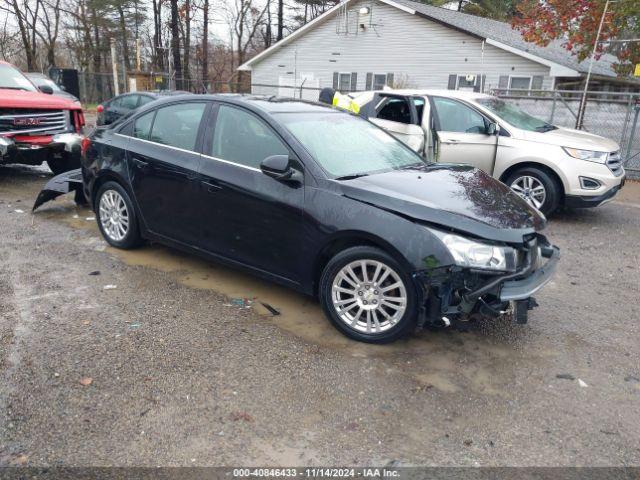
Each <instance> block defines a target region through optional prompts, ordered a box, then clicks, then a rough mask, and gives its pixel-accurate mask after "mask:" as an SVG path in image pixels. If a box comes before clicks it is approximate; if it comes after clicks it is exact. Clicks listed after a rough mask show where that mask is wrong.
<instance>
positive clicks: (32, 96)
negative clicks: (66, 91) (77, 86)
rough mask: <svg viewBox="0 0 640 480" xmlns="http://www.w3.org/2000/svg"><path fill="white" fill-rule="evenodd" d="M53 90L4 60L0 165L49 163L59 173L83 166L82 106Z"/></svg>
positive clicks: (0, 88)
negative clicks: (81, 161) (40, 84)
mask: <svg viewBox="0 0 640 480" xmlns="http://www.w3.org/2000/svg"><path fill="white" fill-rule="evenodd" d="M51 93H53V91H52V90H51V89H50V88H49V87H42V88H41V89H38V88H37V87H36V86H35V85H34V84H33V83H31V81H30V80H29V79H28V78H27V77H25V76H24V75H23V74H22V72H21V71H20V70H18V69H17V68H15V67H14V66H13V65H11V64H9V63H6V62H1V61H0V164H4V163H24V164H28V165H40V164H41V163H42V162H47V164H48V165H49V168H50V169H51V170H52V171H53V173H55V174H58V173H62V172H66V171H68V170H72V169H74V168H78V167H80V146H81V142H82V138H83V137H82V127H83V126H84V116H83V114H82V106H81V105H80V103H79V102H75V101H72V100H67V99H65V98H61V97H58V96H54V95H51Z"/></svg>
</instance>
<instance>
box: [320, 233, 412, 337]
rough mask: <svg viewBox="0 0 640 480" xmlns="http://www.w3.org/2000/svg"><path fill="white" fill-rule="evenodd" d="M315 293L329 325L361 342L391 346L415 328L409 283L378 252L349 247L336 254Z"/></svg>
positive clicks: (388, 258)
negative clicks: (317, 294)
mask: <svg viewBox="0 0 640 480" xmlns="http://www.w3.org/2000/svg"><path fill="white" fill-rule="evenodd" d="M363 272H366V274H365V273H363ZM319 295H320V303H321V305H322V309H323V310H324V313H325V315H326V316H327V317H329V320H330V321H331V323H333V325H334V326H335V327H336V328H337V329H338V330H340V331H341V332H342V333H343V334H345V335H346V336H347V337H349V338H352V339H354V340H358V341H360V342H368V343H388V342H392V341H394V340H396V339H398V338H400V337H402V336H404V335H406V334H408V333H409V332H411V331H412V330H413V328H414V327H415V324H416V320H417V312H418V306H417V303H418V296H417V293H416V290H415V286H414V284H413V281H412V280H411V278H410V276H409V275H408V274H407V273H406V272H405V271H404V269H403V268H402V266H401V265H400V264H399V263H398V262H397V261H396V260H395V259H394V258H393V257H391V256H390V255H389V254H387V253H386V252H384V251H383V250H380V249H379V248H375V247H365V246H362V247H352V248H348V249H346V250H343V251H342V252H340V253H338V254H336V255H335V256H334V257H333V258H332V259H331V260H329V263H328V264H327V266H326V267H325V269H324V271H323V272H322V276H321V278H320V288H319Z"/></svg>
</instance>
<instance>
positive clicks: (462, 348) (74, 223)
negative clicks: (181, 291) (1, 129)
mask: <svg viewBox="0 0 640 480" xmlns="http://www.w3.org/2000/svg"><path fill="white" fill-rule="evenodd" d="M90 216H92V214H91V212H90V211H89V210H88V209H85V208H80V207H77V206H75V204H74V203H73V202H72V201H71V200H67V199H64V200H63V199H59V200H58V201H56V202H53V203H50V204H48V205H47V207H46V208H43V210H42V211H41V212H39V213H38V214H37V215H36V217H40V218H43V219H48V220H53V221H62V222H64V223H66V224H68V225H70V226H71V227H73V228H76V229H78V228H79V229H84V230H87V231H91V232H92V234H93V235H95V236H96V238H101V237H99V236H100V233H99V231H98V228H97V225H96V222H95V220H94V221H88V220H86V218H87V217H90ZM100 242H102V240H101V239H100ZM105 250H106V252H108V253H109V254H110V255H113V256H115V257H117V258H119V259H120V260H122V261H123V262H124V263H126V264H129V265H135V266H140V267H145V268H151V269H154V270H158V271H162V272H166V273H169V274H171V275H172V276H173V278H175V280H176V281H178V282H180V283H182V284H184V285H186V286H188V287H191V288H197V289H201V290H211V291H215V292H217V293H221V294H223V295H226V296H227V297H229V298H230V299H248V300H253V304H252V308H254V310H255V311H256V312H257V313H259V314H261V315H262V317H261V318H263V319H264V321H269V322H273V323H274V324H275V325H277V326H278V327H279V328H281V329H282V330H285V331H287V332H290V333H292V334H294V335H296V336H298V337H300V338H302V339H304V340H305V341H307V342H309V343H311V344H316V345H320V346H322V347H323V348H331V349H337V350H340V351H342V352H343V353H345V354H347V355H350V356H353V357H358V358H377V357H386V358H387V359H388V360H389V362H388V363H386V362H385V363H384V364H382V365H379V366H378V368H384V369H385V370H387V371H388V372H389V371H390V372H392V373H394V374H397V375H402V376H409V377H411V378H412V379H413V380H414V381H415V382H416V384H417V385H418V387H419V388H425V389H427V388H434V389H436V390H438V391H441V392H443V393H456V392H460V391H462V390H464V389H472V390H474V391H476V392H478V393H481V394H488V395H500V394H501V393H504V392H506V391H508V385H509V383H510V382H512V381H513V380H514V378H513V376H514V375H515V371H514V370H513V368H512V365H513V363H514V362H515V361H516V360H518V359H523V356H525V357H526V358H527V359H534V358H552V357H554V356H555V355H556V352H548V351H541V350H538V351H532V350H531V349H526V350H525V351H524V352H523V351H522V350H518V349H517V348H515V345H514V343H517V341H515V342H514V341H508V340H506V339H505V337H504V336H503V335H501V334H500V335H491V334H487V333H486V332H478V331H471V332H469V333H464V334H463V333H460V332H457V331H453V330H444V331H424V332H421V333H419V334H416V335H413V336H411V337H410V338H407V339H403V340H400V341H397V342H394V343H393V344H390V345H369V344H364V343H359V342H354V341H352V340H349V339H348V338H346V337H345V336H343V335H342V334H340V333H339V332H338V331H337V330H335V328H334V327H333V326H332V325H331V324H330V322H329V321H328V320H327V319H326V318H325V316H324V314H323V313H322V311H321V309H320V306H319V304H318V303H317V302H316V301H315V300H314V299H312V298H309V297H307V296H304V295H301V294H298V293H296V292H293V291H292V290H289V289H287V288H284V287H280V286H278V285H276V284H273V283H270V282H267V281H264V280H261V279H259V278H257V277H254V276H252V275H249V274H246V273H244V272H240V271H237V270H234V269H231V268H228V267H225V266H222V265H219V264H215V263H211V262H208V261H206V260H203V259H201V258H200V257H197V256H195V255H189V254H185V253H182V252H180V251H177V250H172V249H170V248H167V247H163V246H160V245H151V246H145V247H143V248H140V249H137V250H118V249H115V248H111V247H107V248H106V249H105ZM260 302H264V303H267V304H269V305H271V306H273V307H274V308H276V309H277V310H278V311H279V312H280V315H276V316H273V315H271V313H270V312H269V311H268V310H267V309H266V308H264V307H262V305H260ZM229 303H230V306H229V307H228V308H239V307H238V306H237V305H236V304H234V303H233V302H229ZM502 327H509V325H506V324H503V325H497V326H496V327H495V328H496V329H498V328H502ZM509 328H514V330H513V331H514V332H515V333H514V335H515V336H516V337H517V336H518V335H519V334H520V333H518V332H522V331H523V330H522V327H519V329H518V328H517V327H509ZM524 334H526V333H524ZM505 370H506V371H505Z"/></svg>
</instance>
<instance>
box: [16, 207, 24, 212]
mask: <svg viewBox="0 0 640 480" xmlns="http://www.w3.org/2000/svg"><path fill="white" fill-rule="evenodd" d="M14 212H16V213H24V210H20V209H19V208H16V209H15V210H14Z"/></svg>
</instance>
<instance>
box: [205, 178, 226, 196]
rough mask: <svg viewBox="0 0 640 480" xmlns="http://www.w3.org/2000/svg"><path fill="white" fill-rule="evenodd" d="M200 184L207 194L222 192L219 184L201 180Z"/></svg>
mask: <svg viewBox="0 0 640 480" xmlns="http://www.w3.org/2000/svg"><path fill="white" fill-rule="evenodd" d="M202 184H203V185H204V186H205V187H207V192H209V193H216V192H219V191H220V190H222V187H221V186H220V184H218V183H216V182H213V181H208V180H203V181H202Z"/></svg>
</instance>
